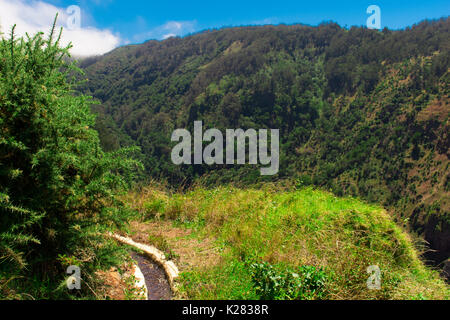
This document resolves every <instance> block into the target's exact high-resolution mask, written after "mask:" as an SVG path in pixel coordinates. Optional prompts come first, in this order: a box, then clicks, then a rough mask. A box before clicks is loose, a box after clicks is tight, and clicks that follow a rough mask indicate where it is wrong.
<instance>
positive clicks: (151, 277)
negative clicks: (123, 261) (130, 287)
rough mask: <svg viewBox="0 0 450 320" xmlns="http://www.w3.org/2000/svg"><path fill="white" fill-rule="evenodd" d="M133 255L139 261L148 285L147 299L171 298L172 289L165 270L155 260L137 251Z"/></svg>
mask: <svg viewBox="0 0 450 320" xmlns="http://www.w3.org/2000/svg"><path fill="white" fill-rule="evenodd" d="M131 256H132V258H133V259H134V260H136V261H137V263H138V266H139V268H140V269H141V271H142V274H143V275H144V278H145V284H146V285H147V290H148V293H147V299H148V300H171V299H172V291H171V289H170V284H169V281H167V278H166V275H165V273H164V270H163V269H162V268H161V267H160V266H159V265H158V264H156V263H155V262H153V261H151V260H150V259H147V258H145V257H143V256H141V255H139V254H137V253H135V252H131Z"/></svg>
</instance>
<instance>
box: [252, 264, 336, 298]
mask: <svg viewBox="0 0 450 320" xmlns="http://www.w3.org/2000/svg"><path fill="white" fill-rule="evenodd" d="M250 268H251V274H252V280H253V283H254V286H255V290H256V293H257V294H258V295H259V296H260V298H261V299H263V300H287V299H290V300H311V299H322V298H324V297H325V284H326V280H327V275H326V273H325V271H324V270H323V269H322V268H320V269H316V267H313V266H301V267H299V268H297V269H292V268H288V267H284V268H283V267H281V266H278V268H277V267H274V266H272V265H271V264H269V263H267V262H261V263H252V264H251V265H250Z"/></svg>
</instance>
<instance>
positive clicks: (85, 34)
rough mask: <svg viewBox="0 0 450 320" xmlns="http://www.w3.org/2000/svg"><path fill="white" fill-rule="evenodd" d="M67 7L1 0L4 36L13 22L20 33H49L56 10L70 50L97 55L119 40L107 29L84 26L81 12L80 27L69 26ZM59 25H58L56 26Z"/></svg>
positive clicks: (0, 23) (1, 19)
mask: <svg viewBox="0 0 450 320" xmlns="http://www.w3.org/2000/svg"><path fill="white" fill-rule="evenodd" d="M66 9H67V8H59V7H55V6H53V5H51V4H48V3H46V2H44V1H35V0H34V1H28V0H0V26H1V31H2V32H3V33H4V35H3V36H5V35H8V34H9V31H10V30H11V27H12V26H13V25H14V24H16V25H17V26H16V33H17V34H18V35H20V36H23V35H25V33H26V32H28V34H30V35H34V34H35V33H36V32H38V31H44V32H46V33H48V30H49V29H50V27H51V25H52V23H53V19H54V18H55V15H56V13H58V27H61V26H62V27H64V30H63V35H62V41H61V44H62V45H67V44H68V43H69V42H72V44H73V48H72V49H71V54H72V55H73V56H78V57H86V56H92V55H100V54H103V53H106V52H108V51H111V50H112V49H114V48H116V47H117V46H119V45H120V44H121V42H122V41H121V39H120V37H119V36H118V35H116V34H113V33H112V32H111V31H110V30H107V29H104V30H101V29H97V28H94V27H85V26H83V13H81V27H80V28H75V29H69V28H68V25H69V24H68V19H69V18H70V16H71V15H69V14H68V13H67V12H66ZM58 29H59V28H58Z"/></svg>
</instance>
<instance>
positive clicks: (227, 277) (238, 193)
mask: <svg viewBox="0 0 450 320" xmlns="http://www.w3.org/2000/svg"><path fill="white" fill-rule="evenodd" d="M142 194H148V195H151V198H152V199H153V200H152V199H145V197H144V198H143V197H142ZM138 196H139V199H140V201H141V202H142V203H145V202H146V201H152V202H154V201H155V200H154V199H158V200H162V202H163V203H162V204H160V205H158V208H159V209H158V211H157V212H154V213H153V214H152V216H151V217H150V220H151V223H154V224H159V223H164V225H165V226H166V228H167V222H168V221H171V222H172V225H176V226H177V227H183V226H184V227H185V228H186V229H189V230H190V234H189V237H190V238H192V237H193V236H194V237H196V238H197V239H198V240H199V241H202V239H214V241H213V242H212V243H211V244H212V246H213V247H214V249H216V252H218V256H220V258H217V263H213V264H211V266H208V265H206V266H205V265H202V266H197V265H196V264H195V263H194V264H192V265H189V263H188V264H186V265H189V266H188V267H186V268H182V270H181V271H183V272H182V277H181V282H180V296H181V297H185V298H190V299H260V298H261V299H448V298H449V287H448V286H447V285H446V284H445V283H444V281H443V280H442V279H441V278H440V277H439V275H438V272H437V271H434V270H431V269H429V268H427V267H425V265H424V264H423V263H422V262H421V260H420V259H419V252H418V251H417V250H416V249H415V247H414V245H413V242H412V240H411V238H410V236H409V235H408V234H407V233H406V232H405V231H404V230H403V229H402V228H400V227H399V226H397V225H396V224H395V223H394V221H393V220H392V218H391V217H390V216H389V215H388V213H387V212H386V211H385V210H384V209H383V208H381V207H378V206H375V205H371V204H367V203H364V202H362V201H360V200H358V199H355V198H348V197H347V198H339V197H336V196H335V195H333V194H331V193H329V192H325V191H322V190H316V189H313V188H310V187H306V188H303V189H301V190H293V191H292V190H291V191H290V190H282V189H280V188H279V187H277V186H274V185H272V184H267V185H263V186H261V187H260V188H258V189H253V188H248V189H239V188H235V187H230V186H228V187H219V188H216V189H205V188H202V187H196V188H194V189H192V190H190V191H187V192H185V193H173V194H170V193H169V192H165V191H161V189H157V188H155V189H152V188H148V189H147V190H145V191H144V193H140V194H139V195H138V194H135V195H134V196H131V198H133V197H138ZM152 208H155V206H152ZM138 209H139V208H138ZM141 212H145V208H144V207H143V208H142V211H141ZM143 219H144V220H146V219H149V217H148V215H147V216H146V218H143ZM172 241H174V242H176V241H180V239H176V240H175V239H172ZM205 241H206V240H205ZM174 251H175V253H177V250H176V249H174ZM194 251H195V248H191V252H192V254H193V255H194V253H195V252H194ZM183 255H186V252H184V253H183ZM219 260H220V261H219ZM371 265H377V266H379V268H380V269H381V289H380V290H369V289H368V288H367V285H366V283H367V279H368V277H369V274H368V273H367V268H368V267H369V266H371Z"/></svg>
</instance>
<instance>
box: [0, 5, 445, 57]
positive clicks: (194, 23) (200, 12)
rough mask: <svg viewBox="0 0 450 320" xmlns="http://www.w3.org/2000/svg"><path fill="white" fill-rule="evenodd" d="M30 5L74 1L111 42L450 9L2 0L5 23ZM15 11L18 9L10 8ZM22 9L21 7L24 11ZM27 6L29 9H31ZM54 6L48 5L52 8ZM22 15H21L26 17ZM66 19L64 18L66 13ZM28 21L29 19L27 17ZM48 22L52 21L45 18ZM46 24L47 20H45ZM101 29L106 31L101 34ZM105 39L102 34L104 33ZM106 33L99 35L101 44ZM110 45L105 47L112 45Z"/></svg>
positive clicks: (407, 17) (395, 21)
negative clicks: (372, 9) (369, 9)
mask: <svg viewBox="0 0 450 320" xmlns="http://www.w3.org/2000/svg"><path fill="white" fill-rule="evenodd" d="M13 3H15V4H17V3H19V4H22V5H23V6H29V7H30V8H32V9H30V14H32V13H34V14H36V15H38V17H39V16H43V15H42V14H40V12H39V10H41V9H38V8H41V7H43V6H42V5H41V6H39V5H38V4H45V5H47V4H48V5H51V6H52V7H56V8H58V9H59V10H65V8H67V7H68V6H70V5H78V6H79V7H80V8H81V27H82V28H84V29H83V30H87V29H89V28H91V29H92V28H95V30H97V31H98V32H103V33H102V34H103V35H104V36H105V35H107V34H106V32H108V36H114V37H116V39H115V40H114V41H112V40H111V39H112V38H108V39H109V41H110V42H111V45H113V43H114V45H115V46H117V45H118V44H119V45H123V44H127V43H140V42H143V41H145V40H148V39H163V38H165V37H168V36H170V35H180V36H183V35H185V34H188V33H192V32H197V31H201V30H204V29H209V28H220V27H223V26H239V25H254V24H279V23H286V24H292V23H304V24H309V25H317V24H319V23H320V22H323V21H329V20H333V21H335V22H337V23H339V24H340V25H341V26H352V25H358V26H360V25H365V24H366V20H367V18H368V16H369V14H367V13H366V9H367V7H368V6H369V5H372V4H375V5H378V6H379V7H380V8H381V25H382V27H388V28H390V29H399V28H404V27H406V26H410V25H412V24H414V23H417V22H419V21H421V20H423V19H434V18H440V17H443V16H445V17H446V16H448V15H449V14H450V1H448V0H428V1H427V0H399V1H388V0H370V1H364V0H363V1H352V0H341V1H339V0H334V1H331V0H315V1H314V0H313V1H311V0H309V1H302V0H297V1H293V0H271V1H269V0H258V1H256V0H227V1H211V0H210V1H186V0H183V1H180V0H170V1H153V0H137V1H136V0H127V1H124V0H0V25H1V23H2V11H3V15H4V19H3V20H5V19H9V18H8V17H11V16H14V15H12V14H10V13H7V12H5V11H6V10H2V8H1V6H4V7H5V8H7V7H6V4H8V5H9V6H10V7H11V6H14V4H13ZM8 10H10V11H11V10H12V9H8ZM23 11H24V9H23V8H21V9H20V10H18V11H17V12H23ZM25 11H26V10H25ZM47 11H48V10H47ZM21 16H22V15H21V14H20V15H19V18H21ZM63 20H64V18H63ZM23 21H24V23H25V22H26V23H28V22H29V21H28V20H26V19H25V18H23ZM45 23H48V22H47V21H45ZM42 25H45V24H44V21H43V22H42ZM99 34H100V33H99ZM100 38H101V37H100ZM100 38H96V39H97V40H96V42H93V43H99V42H100ZM106 48H107V46H105V50H106Z"/></svg>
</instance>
